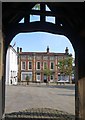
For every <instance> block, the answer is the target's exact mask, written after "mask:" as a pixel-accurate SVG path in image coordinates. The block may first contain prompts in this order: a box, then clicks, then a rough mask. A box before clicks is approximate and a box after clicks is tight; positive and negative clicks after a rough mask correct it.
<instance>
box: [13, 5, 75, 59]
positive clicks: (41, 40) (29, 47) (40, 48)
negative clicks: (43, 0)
mask: <svg viewBox="0 0 85 120" xmlns="http://www.w3.org/2000/svg"><path fill="white" fill-rule="evenodd" d="M32 9H35V7H33V8H32ZM46 11H51V10H50V9H49V7H48V6H47V5H46ZM45 20H46V22H51V23H53V24H55V17H52V16H51V17H50V16H46V18H45ZM35 21H40V16H39V15H30V22H35ZM20 23H24V17H23V18H22V19H21V20H20V22H19V24H20ZM61 25H62V26H63V24H62V23H61ZM14 43H16V45H15V46H14V48H15V50H17V47H21V48H22V51H23V52H45V51H46V49H47V46H49V50H50V52H55V53H64V52H65V48H66V47H68V48H69V53H71V54H72V55H73V57H74V58H75V53H74V49H73V47H72V44H71V43H70V40H69V39H68V38H67V37H65V36H63V35H57V34H52V33H47V32H31V33H19V34H17V35H16V36H15V37H14V38H13V40H12V42H11V45H12V46H13V44H14Z"/></svg>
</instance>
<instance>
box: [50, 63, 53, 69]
mask: <svg viewBox="0 0 85 120" xmlns="http://www.w3.org/2000/svg"><path fill="white" fill-rule="evenodd" d="M51 63H53V69H52V68H51ZM50 70H54V62H50Z"/></svg>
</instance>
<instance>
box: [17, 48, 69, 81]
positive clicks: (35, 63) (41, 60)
mask: <svg viewBox="0 0 85 120" xmlns="http://www.w3.org/2000/svg"><path fill="white" fill-rule="evenodd" d="M66 52H67V51H66ZM66 52H65V53H52V52H49V48H47V51H46V52H22V49H20V52H19V75H18V79H19V81H23V80H25V79H26V76H29V77H30V81H42V82H44V81H45V80H47V81H50V82H56V81H57V80H58V67H57V64H58V59H59V58H60V57H62V58H64V57H66V56H67V54H66ZM45 65H46V66H47V69H48V70H49V71H51V74H50V75H48V76H47V75H46V73H45V72H44V67H45Z"/></svg>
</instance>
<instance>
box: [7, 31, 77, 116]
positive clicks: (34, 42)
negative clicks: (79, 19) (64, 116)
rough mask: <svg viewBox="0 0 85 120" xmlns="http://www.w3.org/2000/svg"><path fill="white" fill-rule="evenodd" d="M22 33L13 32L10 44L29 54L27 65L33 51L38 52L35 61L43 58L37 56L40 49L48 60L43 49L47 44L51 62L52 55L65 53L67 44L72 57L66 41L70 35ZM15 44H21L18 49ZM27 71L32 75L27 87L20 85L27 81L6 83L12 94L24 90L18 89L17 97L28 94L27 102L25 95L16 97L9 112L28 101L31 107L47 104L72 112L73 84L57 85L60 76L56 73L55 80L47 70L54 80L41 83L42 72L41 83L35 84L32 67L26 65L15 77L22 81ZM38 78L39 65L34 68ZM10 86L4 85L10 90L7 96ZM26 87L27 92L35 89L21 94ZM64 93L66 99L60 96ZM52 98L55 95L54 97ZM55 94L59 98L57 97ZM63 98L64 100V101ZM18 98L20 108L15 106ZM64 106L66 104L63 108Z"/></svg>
mask: <svg viewBox="0 0 85 120" xmlns="http://www.w3.org/2000/svg"><path fill="white" fill-rule="evenodd" d="M24 35H25V36H24ZM24 35H23V34H21V33H20V34H19V35H17V36H15V38H14V39H13V41H12V43H11V45H12V47H13V49H15V50H16V51H17V50H20V51H19V52H22V53H25V54H24V55H25V57H26V54H27V52H28V53H29V54H30V56H29V54H27V55H28V56H29V58H30V60H28V61H27V62H30V63H27V65H29V64H30V65H29V66H30V67H31V60H32V61H34V59H31V57H35V56H34V53H35V54H37V53H38V54H37V59H38V60H37V61H36V62H38V64H39V63H41V62H40V61H41V60H42V58H39V57H40V56H41V54H42V53H43V56H44V55H45V58H44V62H45V63H46V60H47V58H46V57H47V56H48V54H47V50H46V49H47V46H49V54H51V56H50V57H51V58H50V59H51V62H52V63H53V61H54V58H53V57H59V55H60V56H61V57H62V55H66V53H65V52H66V51H65V50H66V47H68V48H69V47H70V49H69V50H70V51H69V55H70V54H73V58H74V57H75V53H74V50H73V47H72V45H71V43H70V42H69V39H68V38H67V37H65V36H59V35H56V34H50V33H45V32H34V33H24ZM67 41H68V42H67ZM58 42H59V43H58ZM15 43H16V44H15ZM17 47H20V49H17ZM59 47H60V48H59ZM21 48H22V49H21ZM57 48H58V49H57ZM61 48H62V49H61ZM60 50H61V51H60ZM17 52H18V51H17ZM32 53H33V54H32ZM56 53H57V54H56ZM20 54H21V53H20ZM52 54H55V55H53V56H52ZM32 55H33V56H32ZM63 57H64V56H63ZM22 59H23V57H22ZM27 59H28V58H27ZM12 62H13V57H12ZM23 62H24V63H25V64H24V63H23V64H24V65H23V66H24V67H25V65H26V61H25V59H24V60H23ZM33 64H34V63H33ZM55 65H56V64H55ZM21 66H22V63H21ZM35 66H36V65H35ZM38 66H39V65H38ZM41 67H42V66H41ZM56 67H57V68H58V66H57V65H56ZM12 68H13V67H12ZM18 68H19V66H18ZM10 72H11V75H12V74H13V71H10ZM17 72H19V69H18V71H17ZM25 72H26V74H25ZM28 72H29V74H28ZM27 74H28V75H30V78H31V81H30V82H29V85H28V86H27V87H26V86H23V85H26V84H22V85H21V86H18V85H16V86H15V85H13V84H12V86H8V87H9V88H10V89H12V90H13V89H14V93H13V94H11V95H14V96H16V95H17V96H18V94H17V93H19V92H20V91H22V90H23V91H22V92H21V93H19V94H21V95H20V99H23V98H25V97H28V98H27V99H29V102H28V101H27V100H26V101H27V102H26V101H25V99H24V101H21V103H20V101H19V98H18V99H16V102H15V103H14V104H13V106H14V107H15V108H13V109H11V108H12V107H11V108H10V110H11V112H13V111H16V110H18V111H20V110H21V109H27V105H29V108H33V107H34V108H42V107H43V108H45V107H46V108H54V109H59V110H64V111H65V112H68V111H69V110H70V109H71V111H70V113H71V112H72V114H75V85H73V84H69V83H66V85H62V84H61V85H60V86H59V85H57V84H56V83H57V80H58V78H59V77H58V76H57V79H56V81H55V77H54V74H52V75H51V74H50V79H51V78H52V80H53V78H54V81H50V82H49V85H47V86H46V85H45V86H43V85H44V84H45V83H44V81H43V79H44V78H45V76H44V77H42V81H41V82H42V83H41V84H37V85H35V84H34V81H32V80H34V76H33V75H32V71H31V69H30V70H28V69H27V67H26V71H24V70H22V73H21V75H20V78H19V79H18V82H19V83H20V81H24V77H26V76H25V75H27ZM11 77H12V76H11ZM17 78H18V77H17ZM37 78H40V79H39V80H41V69H40V70H37V72H36V77H35V80H36V79H37ZM13 79H14V78H13ZM32 82H33V83H32ZM38 82H39V81H38ZM10 83H11V82H10ZM23 83H24V82H23ZM43 83H44V84H43ZM20 84H21V83H20ZM71 85H72V86H71ZM29 86H30V87H29ZM9 88H7V93H8V94H9V95H8V96H10V97H11V95H10V92H9V91H10V89H9ZM15 88H16V90H17V91H15ZM27 88H31V89H29V90H28V89H27ZM34 88H36V90H35V91H36V93H35V91H34ZM47 88H48V89H47ZM20 89H21V90H20ZM55 89H56V90H55ZM12 90H11V91H12ZM46 90H47V91H46ZM62 90H63V91H62ZM25 91H26V92H27V91H29V92H30V93H31V92H32V91H34V92H33V93H32V95H31V94H30V93H29V95H28V93H27V94H26V95H25V94H24V93H25ZM55 91H56V92H57V91H58V93H57V95H58V96H56V92H55ZM38 92H39V93H38ZM46 92H47V95H46V94H45V93H46ZM53 94H54V95H53ZM47 96H49V97H48V100H47V99H46V97H47ZM54 96H55V97H54ZM6 97H7V96H6ZM10 97H9V98H8V97H7V98H6V105H7V104H8V103H7V102H8V101H9V100H8V101H7V99H10ZM38 97H39V99H40V101H39V100H38V99H37V98H38ZM63 97H66V99H64V100H63V99H61V98H63ZM73 97H74V98H73ZM43 98H44V99H43ZM53 98H55V100H53ZM56 98H58V100H57V99H56ZM69 99H70V101H69ZM32 100H33V101H32ZM60 100H61V102H60V103H59V101H60ZM66 100H67V102H66ZM56 101H57V102H58V103H57V104H56ZM10 102H12V103H13V102H14V99H13V101H10ZM17 102H18V108H19V109H18V108H17ZM70 102H71V104H72V106H69V105H70V104H69V103H70ZM19 103H20V104H19ZM24 103H25V104H24ZM66 103H67V105H66ZM59 104H61V106H59ZM8 105H9V104H8ZM64 105H65V106H64ZM66 106H67V107H68V108H66ZM6 107H8V109H9V106H6ZM23 107H24V108H23ZM6 110H7V108H6ZM10 110H9V111H10ZM12 110H13V111H12ZM66 110H67V111H66Z"/></svg>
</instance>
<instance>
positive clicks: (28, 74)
mask: <svg viewBox="0 0 85 120" xmlns="http://www.w3.org/2000/svg"><path fill="white" fill-rule="evenodd" d="M26 76H29V79H30V81H32V72H21V80H22V81H24V80H26Z"/></svg>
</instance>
